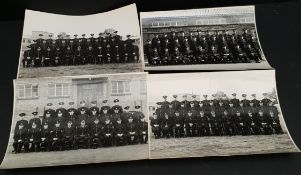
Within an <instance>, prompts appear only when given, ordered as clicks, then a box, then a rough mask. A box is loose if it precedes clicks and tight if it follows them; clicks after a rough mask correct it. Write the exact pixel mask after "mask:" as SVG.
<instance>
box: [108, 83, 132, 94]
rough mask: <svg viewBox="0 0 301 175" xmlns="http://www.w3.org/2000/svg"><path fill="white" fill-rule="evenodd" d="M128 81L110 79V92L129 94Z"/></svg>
mask: <svg viewBox="0 0 301 175" xmlns="http://www.w3.org/2000/svg"><path fill="white" fill-rule="evenodd" d="M130 92H131V88H130V81H112V94H113V95H114V94H129V93H130Z"/></svg>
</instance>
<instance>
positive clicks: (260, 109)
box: [147, 70, 299, 159]
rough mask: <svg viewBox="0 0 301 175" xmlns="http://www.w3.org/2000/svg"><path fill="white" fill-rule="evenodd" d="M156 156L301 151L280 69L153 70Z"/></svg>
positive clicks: (151, 95) (150, 94)
mask: <svg viewBox="0 0 301 175" xmlns="http://www.w3.org/2000/svg"><path fill="white" fill-rule="evenodd" d="M147 91H148V93H147V95H148V107H149V120H150V137H149V140H150V158H151V159H160V158H180V157H204V156H231V155H247V154H268V153H288V152H299V150H298V148H297V147H296V146H295V144H294V142H293V140H292V139H291V137H290V135H289V132H288V130H287V128H286V125H285V122H284V119H283V115H282V113H281V109H280V104H279V101H278V97H277V90H276V83H275V71H274V70H258V71H242V72H241V71H236V72H235V71H229V72H209V73H185V74H183V73H176V74H150V75H149V76H148V83H147Z"/></svg>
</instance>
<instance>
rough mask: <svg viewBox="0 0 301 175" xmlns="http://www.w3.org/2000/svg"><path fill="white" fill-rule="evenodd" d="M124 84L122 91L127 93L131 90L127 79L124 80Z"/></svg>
mask: <svg viewBox="0 0 301 175" xmlns="http://www.w3.org/2000/svg"><path fill="white" fill-rule="evenodd" d="M124 84H125V88H124V92H125V93H129V92H130V90H131V87H130V82H129V81H125V82H124Z"/></svg>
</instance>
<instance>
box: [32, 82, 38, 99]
mask: <svg viewBox="0 0 301 175" xmlns="http://www.w3.org/2000/svg"><path fill="white" fill-rule="evenodd" d="M38 96H39V88H38V85H35V86H32V97H38Z"/></svg>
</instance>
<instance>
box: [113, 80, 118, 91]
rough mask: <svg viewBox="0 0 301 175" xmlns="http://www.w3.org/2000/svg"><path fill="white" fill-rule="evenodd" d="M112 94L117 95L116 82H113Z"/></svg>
mask: <svg viewBox="0 0 301 175" xmlns="http://www.w3.org/2000/svg"><path fill="white" fill-rule="evenodd" d="M112 93H113V94H116V93H117V82H116V81H113V82H112Z"/></svg>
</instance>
